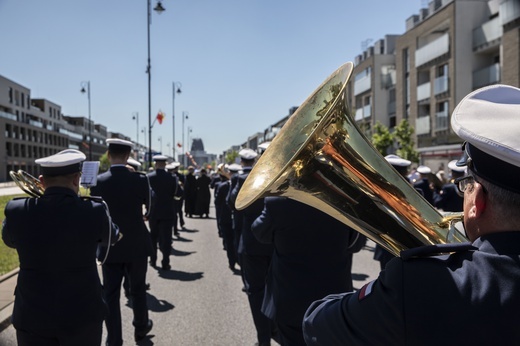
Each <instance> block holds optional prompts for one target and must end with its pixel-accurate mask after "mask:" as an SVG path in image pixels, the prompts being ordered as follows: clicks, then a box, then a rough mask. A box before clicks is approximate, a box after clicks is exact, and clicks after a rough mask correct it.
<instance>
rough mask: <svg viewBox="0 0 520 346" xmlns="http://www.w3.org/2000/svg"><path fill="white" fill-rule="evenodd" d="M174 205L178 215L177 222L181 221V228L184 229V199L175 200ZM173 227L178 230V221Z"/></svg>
mask: <svg viewBox="0 0 520 346" xmlns="http://www.w3.org/2000/svg"><path fill="white" fill-rule="evenodd" d="M173 203H174V204H175V213H176V214H177V220H179V226H180V228H182V227H184V215H182V205H183V204H184V199H180V200H175V201H174V202H173ZM173 227H174V228H175V229H177V221H176V222H175V224H174V225H173Z"/></svg>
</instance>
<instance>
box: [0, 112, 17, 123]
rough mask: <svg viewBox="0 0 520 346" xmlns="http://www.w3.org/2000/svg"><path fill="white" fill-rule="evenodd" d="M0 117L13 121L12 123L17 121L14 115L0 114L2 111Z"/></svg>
mask: <svg viewBox="0 0 520 346" xmlns="http://www.w3.org/2000/svg"><path fill="white" fill-rule="evenodd" d="M0 117H2V118H6V119H9V120H14V121H16V120H18V118H17V117H16V115H14V114H11V113H7V112H2V111H0Z"/></svg>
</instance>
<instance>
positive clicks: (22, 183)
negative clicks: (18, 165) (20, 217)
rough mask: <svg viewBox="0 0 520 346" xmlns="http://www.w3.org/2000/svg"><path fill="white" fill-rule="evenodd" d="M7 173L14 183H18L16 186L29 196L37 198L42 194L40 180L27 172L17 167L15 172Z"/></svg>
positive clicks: (43, 189)
mask: <svg viewBox="0 0 520 346" xmlns="http://www.w3.org/2000/svg"><path fill="white" fill-rule="evenodd" d="M9 175H10V176H11V179H13V181H14V182H15V183H16V185H18V187H19V188H20V189H22V191H23V192H25V193H26V194H28V195H29V196H31V197H35V198H39V197H41V196H42V195H43V192H44V191H45V188H44V187H43V184H42V183H41V182H40V180H38V179H37V178H35V177H34V176H32V175H30V174H29V173H27V172H25V171H23V170H21V169H19V170H18V171H16V172H15V171H9Z"/></svg>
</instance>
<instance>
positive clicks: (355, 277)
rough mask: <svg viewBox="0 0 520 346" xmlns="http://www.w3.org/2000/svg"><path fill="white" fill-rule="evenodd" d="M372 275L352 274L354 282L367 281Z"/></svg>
mask: <svg viewBox="0 0 520 346" xmlns="http://www.w3.org/2000/svg"><path fill="white" fill-rule="evenodd" d="M369 276H370V275H367V274H360V273H352V280H353V281H365V280H366V279H368V277H369Z"/></svg>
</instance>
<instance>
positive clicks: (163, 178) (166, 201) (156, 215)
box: [148, 169, 179, 220]
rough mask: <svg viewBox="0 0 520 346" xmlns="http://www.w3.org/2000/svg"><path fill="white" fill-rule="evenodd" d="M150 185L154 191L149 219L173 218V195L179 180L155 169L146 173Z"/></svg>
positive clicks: (161, 170) (175, 192) (162, 170)
mask: <svg viewBox="0 0 520 346" xmlns="http://www.w3.org/2000/svg"><path fill="white" fill-rule="evenodd" d="M148 179H149V180H150V185H151V187H152V190H153V191H154V201H153V207H152V210H151V212H150V220H154V219H156V220H166V219H173V218H175V216H176V215H175V212H176V210H175V203H174V197H175V196H176V194H177V191H178V186H179V180H178V178H177V176H175V175H172V174H171V173H169V172H167V171H165V170H164V169H157V170H155V171H153V172H151V173H148Z"/></svg>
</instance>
